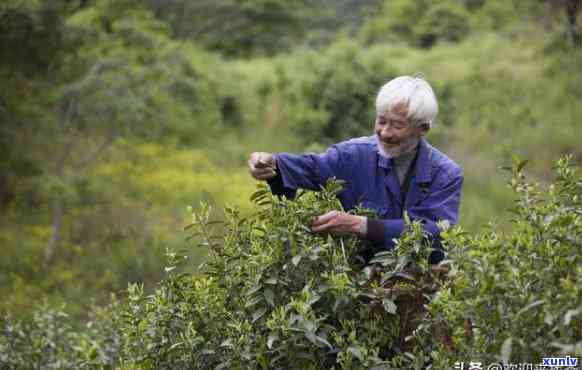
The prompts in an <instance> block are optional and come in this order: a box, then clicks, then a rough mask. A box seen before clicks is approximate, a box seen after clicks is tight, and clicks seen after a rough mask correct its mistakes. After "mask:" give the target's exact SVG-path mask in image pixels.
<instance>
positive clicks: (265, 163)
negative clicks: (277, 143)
mask: <svg viewBox="0 0 582 370" xmlns="http://www.w3.org/2000/svg"><path fill="white" fill-rule="evenodd" d="M249 164H252V165H253V167H255V168H272V167H274V165H275V164H274V163H273V155H272V154H270V153H265V152H254V153H251V158H250V159H249Z"/></svg>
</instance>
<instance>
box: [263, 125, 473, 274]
mask: <svg viewBox="0 0 582 370" xmlns="http://www.w3.org/2000/svg"><path fill="white" fill-rule="evenodd" d="M276 159H277V169H278V173H279V174H280V179H277V181H269V183H270V185H271V188H272V190H273V192H274V193H275V194H280V195H285V196H287V197H289V198H293V197H294V196H295V191H296V190H297V189H299V188H305V189H311V190H320V189H321V186H322V185H324V184H325V183H326V181H327V179H329V178H332V177H335V178H338V179H341V180H344V181H346V184H345V190H344V191H343V192H342V193H340V194H339V199H340V201H341V203H342V205H343V207H344V209H352V208H353V207H354V206H356V205H358V204H361V205H363V206H364V207H366V208H371V209H374V210H375V211H376V213H377V214H378V217H379V218H380V220H381V221H382V223H383V224H384V233H385V238H384V240H385V247H386V248H387V249H391V248H393V246H394V241H393V239H394V238H398V237H399V236H400V235H401V234H402V232H403V230H404V220H403V211H404V210H406V211H407V213H408V216H409V217H410V219H411V220H420V221H422V223H423V225H424V228H425V230H426V231H428V232H429V233H430V234H431V235H432V236H433V247H436V248H442V247H441V244H440V237H439V229H438V227H437V225H436V222H437V221H439V220H447V221H448V222H449V223H450V224H451V225H454V224H456V223H457V222H458V214H459V202H460V197H461V187H462V184H463V174H462V171H461V168H460V167H459V166H458V165H457V164H456V163H455V162H453V161H452V160H451V159H449V158H448V157H447V156H446V155H445V154H443V153H442V152H440V151H439V150H437V149H436V148H434V147H432V146H431V145H430V144H429V143H428V142H426V140H424V139H421V141H420V143H419V147H418V154H417V160H416V168H415V169H414V170H413V172H412V176H411V179H410V185H409V188H408V192H407V196H406V204H402V199H401V194H400V184H399V182H398V177H397V174H396V170H395V169H394V168H393V165H392V161H391V160H390V159H389V158H386V157H384V156H382V155H380V154H379V152H378V143H377V137H376V136H375V135H373V136H369V137H362V138H357V139H351V140H348V141H344V142H341V143H338V144H335V145H333V146H331V147H330V148H329V149H328V150H327V151H326V152H325V153H322V154H303V155H294V154H289V153H279V154H277V155H276ZM277 184H278V186H277ZM430 259H431V262H433V263H434V262H438V260H440V259H442V253H441V254H440V255H435V256H431V258H430Z"/></svg>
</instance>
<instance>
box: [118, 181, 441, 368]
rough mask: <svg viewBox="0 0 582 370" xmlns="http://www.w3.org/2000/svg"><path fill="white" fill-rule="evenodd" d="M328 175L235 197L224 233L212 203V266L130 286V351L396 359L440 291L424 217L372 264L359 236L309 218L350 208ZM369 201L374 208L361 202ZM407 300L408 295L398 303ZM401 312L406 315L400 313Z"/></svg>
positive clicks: (276, 363)
mask: <svg viewBox="0 0 582 370" xmlns="http://www.w3.org/2000/svg"><path fill="white" fill-rule="evenodd" d="M340 189H341V187H340V186H339V185H338V184H336V183H330V184H329V185H328V187H327V190H326V191H324V192H321V193H313V192H309V193H301V194H300V195H299V199H297V200H296V201H289V200H287V199H278V198H277V197H274V196H272V195H271V194H270V193H269V191H268V190H267V189H266V188H265V187H264V186H263V187H261V188H260V189H259V190H258V191H257V192H255V193H254V195H253V200H254V201H255V202H256V203H257V204H258V205H259V206H260V207H261V208H260V210H259V211H258V212H257V213H256V214H255V215H254V216H252V217H249V218H241V217H240V215H239V212H238V211H237V210H235V209H227V210H226V214H227V217H226V218H227V220H226V224H225V230H226V233H225V235H223V236H218V237H217V236H214V235H212V234H211V233H210V232H209V230H210V226H211V224H210V223H209V221H208V215H209V210H208V208H204V210H203V212H202V213H201V214H200V215H195V216H194V222H193V224H192V225H191V228H192V230H193V232H192V233H193V236H194V237H195V238H196V240H198V244H199V245H202V246H207V247H209V248H210V256H209V259H208V261H207V262H205V264H204V267H203V271H204V272H205V275H204V276H202V277H193V276H191V275H188V274H184V273H179V272H176V271H177V269H176V267H177V262H178V261H180V260H183V257H181V256H180V255H179V254H175V253H169V257H170V261H172V263H171V264H170V266H168V267H167V268H166V270H167V271H169V276H168V279H167V280H165V281H164V282H162V283H161V285H160V287H159V288H158V289H157V290H156V292H155V293H154V294H153V295H150V296H143V291H142V290H141V288H140V287H139V286H136V285H133V286H130V297H129V298H130V307H129V309H128V311H127V312H126V314H125V316H126V320H125V325H124V327H123V332H124V336H125V339H126V343H128V346H127V347H126V354H127V357H125V358H124V360H123V362H124V364H125V365H126V366H129V368H133V367H135V366H137V367H139V368H211V367H212V368H214V367H216V368H247V367H249V368H329V367H331V366H338V367H341V368H354V367H355V368H360V367H372V366H384V365H385V366H387V365H388V364H389V363H390V361H392V359H396V358H397V355H399V354H400V353H401V352H402V350H403V348H404V347H405V346H406V345H407V344H406V338H407V337H408V335H409V334H410V332H411V329H412V328H413V325H411V323H412V322H413V319H414V317H415V316H414V315H415V314H417V313H418V311H419V310H418V308H419V307H422V304H423V303H424V302H425V297H424V296H423V293H430V292H433V291H434V285H435V284H436V282H437V280H435V279H433V278H432V277H431V276H432V272H431V271H430V270H429V268H428V264H427V258H428V253H429V251H428V248H426V245H425V239H424V237H423V234H422V229H421V227H420V225H413V226H412V227H411V230H412V232H411V233H410V235H409V236H408V237H404V238H402V240H401V241H400V242H399V244H398V247H397V251H398V252H399V254H398V255H396V254H395V253H393V252H383V253H381V254H379V255H377V256H376V258H375V259H374V260H372V261H371V265H369V266H367V267H365V268H364V263H363V261H362V259H361V257H359V254H360V252H362V251H363V249H362V248H363V247H364V246H363V245H362V244H361V243H360V242H359V241H358V239H357V238H355V237H353V236H348V237H331V236H328V237H325V236H321V235H315V234H312V233H311V232H310V230H309V228H308V225H309V224H310V221H311V219H312V218H313V217H314V216H316V215H320V214H322V213H324V212H326V211H329V210H332V209H341V205H340V204H339V202H338V200H337V199H336V198H335V194H337V193H338V192H339V191H340ZM358 212H359V213H366V211H365V210H358ZM399 302H401V303H402V305H401V306H400V307H399V306H398V304H399ZM400 317H401V318H402V320H401V319H400Z"/></svg>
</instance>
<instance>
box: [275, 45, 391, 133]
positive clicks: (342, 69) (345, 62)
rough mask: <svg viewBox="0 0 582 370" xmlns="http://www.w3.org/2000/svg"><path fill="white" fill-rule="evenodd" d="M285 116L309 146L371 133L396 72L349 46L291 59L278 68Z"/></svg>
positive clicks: (282, 61) (334, 47) (374, 58)
mask: <svg viewBox="0 0 582 370" xmlns="http://www.w3.org/2000/svg"><path fill="white" fill-rule="evenodd" d="M276 68H277V69H276V73H277V78H278V81H277V84H279V86H280V89H281V90H282V96H283V99H284V101H285V114H286V117H287V118H288V120H289V121H290V124H291V125H292V128H293V129H294V130H296V133H297V135H299V136H300V137H301V138H302V139H303V140H304V141H305V142H307V143H313V142H324V143H326V144H328V143H331V142H334V141H337V140H340V139H346V138H348V137H354V136H362V135H367V134H369V133H370V131H371V130H372V127H373V121H374V117H375V108H374V103H373V102H374V99H375V95H376V92H377V90H378V89H379V87H380V86H382V84H383V83H385V82H386V81H387V80H389V79H390V78H391V77H393V76H395V72H394V71H393V69H392V68H391V67H390V65H387V64H386V63H385V61H384V60H383V59H382V58H381V57H380V56H378V55H373V54H362V53H361V49H360V47H359V46H358V45H357V44H355V43H353V42H349V41H344V42H340V43H337V44H335V45H334V46H333V47H331V48H329V49H328V50H326V51H325V53H321V52H318V53H315V52H306V53H302V54H299V55H297V56H295V58H294V59H289V58H285V59H283V60H281V61H280V62H279V63H278V65H277V67H276Z"/></svg>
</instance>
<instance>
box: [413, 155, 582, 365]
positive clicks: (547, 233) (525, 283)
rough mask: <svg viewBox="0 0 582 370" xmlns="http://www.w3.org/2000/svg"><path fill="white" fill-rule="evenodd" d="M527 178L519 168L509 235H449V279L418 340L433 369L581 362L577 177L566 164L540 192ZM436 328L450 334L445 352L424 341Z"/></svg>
mask: <svg viewBox="0 0 582 370" xmlns="http://www.w3.org/2000/svg"><path fill="white" fill-rule="evenodd" d="M522 171H523V163H522V162H519V161H517V162H516V163H515V165H514V166H513V168H512V172H513V177H512V179H511V181H510V185H511V187H512V188H513V190H514V191H515V192H517V194H519V199H517V200H516V201H515V204H514V207H513V209H512V212H513V213H514V215H515V218H514V220H513V229H512V230H511V231H509V232H507V233H501V232H498V231H495V230H489V231H488V232H485V233H484V234H483V235H476V236H470V235H467V234H465V233H463V232H461V231H460V230H457V231H450V232H447V233H445V234H446V235H445V239H446V243H447V245H448V249H449V253H450V266H451V271H450V273H449V278H450V279H449V280H448V283H447V284H446V285H445V286H444V287H443V289H441V290H440V291H439V293H438V294H437V296H436V298H435V299H434V300H433V301H432V302H431V303H430V305H429V308H428V315H427V318H426V321H425V322H424V323H423V324H422V325H421V326H420V328H419V330H418V332H417V338H418V339H419V340H420V342H421V343H422V344H423V346H420V347H417V351H418V352H417V357H422V356H424V359H425V360H426V359H428V358H431V361H434V364H433V368H435V369H444V368H449V367H450V366H452V363H453V362H454V361H464V362H467V363H468V362H469V361H472V360H479V361H484V362H485V363H491V362H494V361H503V362H505V363H508V362H513V363H515V362H525V361H527V362H532V363H541V358H542V357H544V356H551V355H553V354H559V355H567V354H569V355H575V356H580V355H581V354H582V288H581V287H582V284H581V282H582V268H581V266H582V263H581V260H580V242H581V236H582V198H581V195H582V186H581V185H582V182H581V181H580V180H581V179H580V175H579V174H577V172H576V170H575V169H574V168H572V164H571V158H568V157H565V158H563V159H561V160H559V161H558V162H557V166H556V174H557V178H556V180H555V182H554V184H552V185H550V186H549V187H548V189H547V190H545V191H542V190H541V189H540V188H539V187H538V186H537V185H535V184H532V183H529V182H527V181H526V180H525V177H524V175H523V172H522ZM437 327H439V328H443V327H446V328H448V335H449V336H450V338H449V339H450V340H449V341H448V342H447V345H443V344H442V343H441V344H439V343H434V342H432V343H431V338H430V337H429V336H427V335H426V333H427V331H426V330H430V331H433V330H435V328H437ZM419 363H422V361H419Z"/></svg>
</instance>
